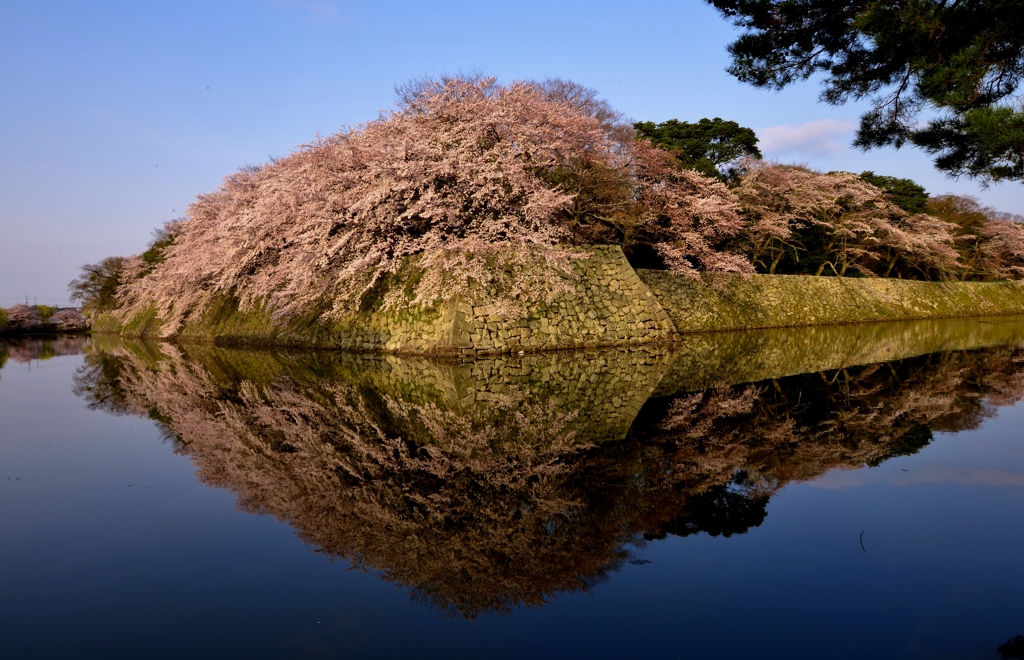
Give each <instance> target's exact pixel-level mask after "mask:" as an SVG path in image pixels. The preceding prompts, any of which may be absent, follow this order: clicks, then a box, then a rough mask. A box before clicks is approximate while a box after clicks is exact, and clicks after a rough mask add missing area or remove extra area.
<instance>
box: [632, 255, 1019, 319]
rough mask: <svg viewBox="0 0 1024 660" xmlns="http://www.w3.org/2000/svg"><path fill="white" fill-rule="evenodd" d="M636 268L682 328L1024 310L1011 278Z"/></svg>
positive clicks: (923, 317)
mask: <svg viewBox="0 0 1024 660" xmlns="http://www.w3.org/2000/svg"><path fill="white" fill-rule="evenodd" d="M637 273H638V274H639V276H640V279H641V280H642V281H643V282H644V283H645V284H647V286H648V287H650V289H651V291H653V292H654V294H655V296H657V298H658V301H659V302H660V303H661V305H662V306H663V307H664V308H665V310H666V311H667V312H668V314H669V316H670V317H671V318H672V321H673V322H674V323H675V325H676V328H677V329H678V330H679V332H683V333H687V332H708V331H720V330H745V329H751V328H781V327H796V326H810V325H827V324H833V323H864V322H869V321H902V320H911V319H930V318H953V317H966V316H997V315H1003V314H1024V286H1022V285H1020V284H1018V283H1015V282H917V281H910V280H896V279H882V278H849V277H843V278H840V277H812V276H807V275H750V276H746V277H744V276H740V275H716V276H705V277H704V278H703V279H701V280H695V279H691V278H687V277H684V276H682V275H677V274H674V273H670V272H668V271H655V270H639V271H637Z"/></svg>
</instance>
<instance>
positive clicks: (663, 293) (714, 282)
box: [94, 246, 1024, 357]
mask: <svg viewBox="0 0 1024 660" xmlns="http://www.w3.org/2000/svg"><path fill="white" fill-rule="evenodd" d="M578 252H579V253H580V254H579V256H580V258H578V259H572V260H570V263H571V267H572V273H571V274H570V275H569V276H562V278H563V279H562V281H563V282H564V283H565V284H567V285H568V288H569V291H563V292H560V293H556V294H553V295H552V294H551V292H550V291H529V292H527V293H526V294H522V295H523V296H524V297H525V299H522V298H521V299H518V300H517V301H516V302H517V303H519V304H521V308H522V309H523V310H525V311H524V312H523V313H522V314H521V315H518V316H516V317H515V318H510V317H508V316H506V315H504V314H502V313H501V312H500V309H498V308H497V307H496V306H495V305H494V304H493V301H494V295H493V292H491V293H490V294H489V293H488V292H487V291H477V292H472V291H471V292H470V293H468V294H465V295H464V296H458V297H456V298H454V299H452V300H448V301H445V302H443V303H442V304H440V305H438V306H436V307H432V308H422V307H410V308H408V309H401V310H398V311H395V310H387V311H386V310H383V309H381V308H370V309H368V310H366V311H363V312H359V313H358V314H355V315H353V316H352V317H350V318H348V319H346V320H345V321H343V322H340V323H336V324H334V325H330V326H327V325H322V324H320V323H318V322H315V321H312V320H308V319H307V320H301V319H300V320H294V321H291V322H289V323H287V324H285V325H281V324H280V323H277V322H275V321H274V320H273V319H271V318H270V316H269V315H268V314H266V312H264V311H263V310H260V309H253V310H248V311H245V312H243V311H240V310H239V309H238V305H237V304H236V303H235V302H234V301H232V300H229V299H228V300H224V301H222V302H221V303H220V304H217V305H214V306H211V308H210V309H209V310H207V312H206V313H205V314H204V315H203V316H202V317H200V318H198V319H193V320H190V321H189V322H187V323H186V325H185V326H184V328H182V330H181V331H180V332H179V333H177V334H176V335H175V338H177V339H182V340H190V341H201V342H213V343H218V344H229V345H249V346H258V345H276V346H298V347H316V348H340V349H345V350H350V351H356V352H369V353H397V354H405V355H447V356H456V357H459V356H467V357H474V356H481V355H497V354H502V353H518V352H520V351H521V352H526V353H529V352H536V351H545V350H552V349H570V348H596V347H615V346H631V345H637V344H650V343H657V342H671V341H678V340H680V339H681V337H682V335H683V334H688V333H698V332H709V331H725V330H747V329H754V328H777V327H799V326H815V325H829V324H846V323H864V322H877V321H899V320H914V319H934V318H953V317H977V316H995V315H1007V314H1024V286H1022V285H1020V284H1017V283H1014V282H993V283H979V282H916V281H908V280H893V279H877V278H871V279H868V278H838V277H810V276H799V275H751V276H746V277H744V276H739V275H728V276H726V275H715V276H710V275H706V276H704V277H703V278H701V279H691V278H687V277H684V276H681V275H677V274H674V273H670V272H667V271H653V270H633V268H632V267H631V266H630V265H629V263H628V262H627V261H626V258H625V256H624V255H623V253H622V250H621V249H620V248H619V247H618V246H589V247H584V248H578ZM538 267H540V266H538ZM535 275H536V273H535ZM539 275H540V276H539V277H536V278H534V279H535V280H536V281H547V277H546V275H547V273H539ZM397 285H399V286H401V283H398V284H397ZM161 327H162V324H161V323H160V319H158V318H156V316H155V314H153V313H149V314H140V315H138V317H136V318H134V319H130V320H129V321H128V323H125V324H120V323H119V322H117V321H116V320H115V319H113V318H112V317H105V318H100V319H97V322H96V324H95V326H94V330H95V331H97V332H116V333H120V334H122V335H124V336H134V337H154V336H159V332H160V328H161Z"/></svg>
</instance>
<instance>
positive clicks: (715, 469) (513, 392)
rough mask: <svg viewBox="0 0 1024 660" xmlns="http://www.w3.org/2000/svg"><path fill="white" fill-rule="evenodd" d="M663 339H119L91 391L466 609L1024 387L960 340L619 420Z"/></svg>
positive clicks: (757, 517) (759, 500) (645, 381)
mask: <svg viewBox="0 0 1024 660" xmlns="http://www.w3.org/2000/svg"><path fill="white" fill-rule="evenodd" d="M847 329H849V328H847ZM751 334H760V333H751ZM779 334H780V336H783V337H784V336H786V333H779ZM937 334H941V333H937ZM714 336H719V337H722V336H725V335H714ZM880 336H881V335H880ZM893 336H894V337H902V338H914V337H925V338H927V337H930V336H932V334H930V333H928V332H904V333H902V334H899V333H897V334H895V335H893ZM834 343H835V344H836V345H837V346H838V345H840V344H842V343H843V342H841V341H839V340H838V339H837V340H835V341H834ZM855 343H856V342H854V341H852V340H851V341H850V342H848V343H847V345H850V344H855ZM784 344H785V342H783V341H780V342H775V343H773V342H770V341H761V342H760V343H758V342H754V343H752V344H743V343H742V342H736V343H733V344H731V347H732V348H731V349H730V351H731V352H729V355H731V357H725V356H726V353H725V352H723V353H722V354H721V356H722V358H721V359H719V360H718V362H717V363H718V364H719V365H722V366H725V367H728V369H726V370H725V371H723V372H720V373H718V374H716V373H715V372H714V371H713V370H711V369H710V368H708V369H706V370H705V371H703V372H701V373H703V374H704V375H703V377H704V378H706V379H708V380H710V381H712V382H722V381H723V380H726V379H730V378H734V377H737V374H741V375H743V377H746V376H749V375H750V374H749V373H746V374H743V372H742V371H740V370H738V369H737V368H735V365H737V364H739V363H741V362H742V361H744V360H747V361H755V362H759V363H761V364H762V365H770V364H772V363H773V360H775V359H776V358H770V357H767V355H768V353H766V354H764V355H761V356H758V355H756V354H752V353H751V352H750V350H748V349H751V348H753V349H756V348H757V347H758V346H761V347H764V348H772V351H775V348H777V347H779V346H782V345H784ZM773 347H775V348H773ZM905 350H911V348H909V347H905ZM659 353H660V354H662V355H666V353H665V351H664V349H662V348H661V347H658V348H656V349H652V350H651V351H642V350H637V349H633V350H622V349H620V350H607V351H576V352H571V353H570V352H565V353H552V354H535V355H526V356H515V355H506V356H497V357H489V358H479V359H476V360H474V361H471V362H467V363H452V362H441V361H437V360H433V359H429V358H400V357H396V356H375V355H354V354H351V353H345V352H339V351H320V352H312V351H310V352H301V351H256V350H237V349H225V348H219V347H215V346H209V345H197V344H190V345H185V346H180V347H179V346H175V345H173V344H169V343H163V344H143V343H130V342H120V341H119V340H117V338H113V337H105V338H102V341H96V342H94V344H93V347H92V350H91V351H90V353H89V354H88V355H87V356H86V358H85V360H84V363H83V365H82V367H81V368H80V369H79V371H78V373H77V374H76V375H75V392H76V393H78V394H79V395H80V396H82V397H84V398H85V400H86V401H87V403H88V405H89V407H91V408H97V409H104V410H110V411H111V412H115V413H124V412H130V413H133V414H137V415H140V416H144V417H148V418H149V419H152V420H155V421H156V422H157V423H158V424H159V425H160V426H161V428H162V429H163V430H164V432H165V437H166V438H167V440H168V441H170V442H171V443H173V446H174V448H175V451H176V452H178V453H180V454H183V455H186V456H188V457H189V458H190V459H191V460H192V461H193V462H194V464H195V465H196V467H197V469H198V477H199V478H200V479H201V480H202V481H203V482H204V483H207V484H209V485H211V486H215V487H218V488H226V489H230V490H231V491H232V492H234V493H235V494H236V496H237V502H238V506H239V509H241V510H242V511H247V512H252V513H259V514H268V515H273V516H275V517H276V518H278V519H279V520H283V521H286V522H287V523H288V524H290V525H292V526H293V528H294V529H295V531H296V533H297V535H298V536H299V537H300V538H301V539H302V540H303V541H305V542H307V543H309V544H311V545H312V546H313V547H315V548H316V549H317V551H318V552H321V553H323V554H324V555H326V556H328V557H340V558H344V559H346V560H348V561H351V562H352V563H353V565H355V566H361V567H367V568H373V569H376V570H379V571H381V574H382V576H383V577H384V578H385V579H387V580H390V581H393V582H395V583H397V584H402V585H409V586H410V587H411V588H412V592H413V595H414V597H417V598H420V599H422V600H424V601H426V602H427V603H430V604H433V605H435V606H437V607H439V608H441V609H442V610H443V611H445V612H447V613H450V614H462V615H464V616H475V615H478V614H480V613H483V612H509V611H511V610H512V609H513V608H515V607H518V606H521V605H530V606H539V605H543V604H544V603H545V602H548V601H549V600H550V599H551V598H552V597H554V596H557V595H558V594H560V593H565V592H569V591H577V590H583V589H589V588H592V587H593V585H594V584H596V583H597V582H599V581H600V580H602V579H604V578H605V577H606V576H607V575H608V574H609V573H610V572H611V571H614V570H615V569H616V568H617V567H618V566H619V565H621V563H622V562H623V561H624V560H625V559H626V558H628V557H629V552H630V547H631V546H633V545H635V544H640V543H643V542H644V539H653V538H659V537H663V536H665V535H666V534H679V535H689V534H696V533H699V532H707V533H710V534H716V535H717V534H724V535H726V536H728V535H730V534H738V533H743V532H744V531H746V530H747V529H749V528H750V527H752V526H756V525H759V524H761V523H762V522H764V521H765V515H766V512H767V510H766V508H765V506H766V504H767V501H768V498H769V497H770V496H771V495H772V493H774V492H776V491H777V490H778V489H779V488H781V487H782V486H784V485H785V484H786V483H789V482H791V481H793V480H801V479H810V478H814V477H815V476H817V475H820V474H822V473H823V472H824V471H827V470H829V469H834V468H852V467H859V466H862V465H865V464H867V465H876V464H878V463H880V462H882V461H884V460H886V459H887V458H889V457H892V456H896V455H905V454H910V453H913V452H915V451H917V450H918V449H920V448H921V447H922V446H925V445H926V444H927V443H928V442H929V441H930V440H931V437H932V436H931V433H932V430H933V429H934V430H946V431H955V430H958V429H962V428H972V427H974V426H976V425H977V424H978V423H980V422H981V421H982V420H984V419H985V418H986V417H988V416H990V415H991V414H992V410H993V406H996V405H1010V404H1013V403H1015V402H1017V401H1019V400H1020V399H1021V398H1022V396H1024V370H1022V369H1021V364H1022V363H1021V362H1020V359H1021V351H1019V350H1012V349H1000V350H991V351H976V352H971V351H965V352H952V353H944V354H940V355H929V356H922V357H918V358H914V359H909V360H902V361H899V362H893V363H887V364H882V365H872V366H867V367H858V368H853V369H849V370H848V371H846V372H844V373H843V374H841V376H840V375H839V374H833V375H832V377H825V378H823V377H821V375H820V374H817V373H814V374H808V375H802V376H793V377H789V378H781V379H779V380H777V381H775V382H763V383H760V384H744V385H737V386H733V387H715V388H712V389H709V390H704V391H698V392H689V393H684V394H672V393H666V394H667V395H666V396H663V397H661V398H652V399H650V400H648V401H647V403H646V404H645V405H644V407H643V409H642V410H641V411H640V413H639V414H638V415H636V419H632V420H631V422H627V421H624V420H625V419H626V418H627V417H629V418H632V411H631V408H632V407H633V406H635V405H636V403H637V402H638V401H643V399H645V398H646V397H647V392H649V391H650V389H651V388H653V387H654V383H656V382H657V379H658V377H659V376H660V374H661V373H662V369H663V368H664V366H665V364H666V363H665V361H664V359H663V358H660V357H659ZM869 353H870V349H865V350H864V351H862V354H864V355H866V354H869ZM770 354H771V355H776V354H778V355H784V354H785V351H784V350H782V351H776V352H770ZM689 364H691V365H693V366H694V368H695V369H701V368H704V367H703V366H702V365H701V363H700V360H699V359H694V360H691V361H690V362H689ZM631 365H632V369H631V370H630V366H631ZM776 366H778V367H779V368H781V369H785V370H788V369H790V368H796V367H787V366H786V365H785V364H783V363H782V362H781V361H778V362H776ZM631 371H632V373H631ZM694 373H697V372H694ZM481 394H483V395H484V396H479V395H481ZM616 398H619V399H621V402H620V403H618V404H617V403H616V401H615V399H616ZM622 409H625V410H626V412H625V413H623V412H621V411H622ZM625 426H629V427H630V428H629V430H628V433H626V434H625V436H624V437H621V436H620V435H619V433H620V430H621V429H623V428H624V427H625ZM602 429H604V431H602ZM602 433H603V434H604V435H603V437H602ZM600 439H609V440H613V441H612V442H593V441H595V440H600ZM581 440H582V441H583V442H581ZM588 440H589V441H588ZM768 521H769V524H770V518H769V519H768Z"/></svg>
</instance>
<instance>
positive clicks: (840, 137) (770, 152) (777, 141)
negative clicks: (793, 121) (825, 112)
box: [757, 119, 857, 159]
mask: <svg viewBox="0 0 1024 660" xmlns="http://www.w3.org/2000/svg"><path fill="white" fill-rule="evenodd" d="M856 128H857V122H854V121H843V120H839V119H818V120H815V121H809V122H807V123H804V124H800V125H799V126H772V127H771V128H762V129H759V130H758V131H757V135H758V137H759V138H760V144H759V146H760V148H761V152H762V153H763V154H764V156H765V158H768V159H776V158H783V157H786V158H792V157H794V156H795V157H798V158H799V157H814V156H817V157H821V156H825V157H833V156H835V155H837V154H838V153H839V152H841V151H843V150H844V149H846V148H847V147H848V146H849V144H850V141H851V139H852V137H853V132H854V130H856Z"/></svg>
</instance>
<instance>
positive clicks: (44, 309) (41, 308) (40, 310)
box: [36, 305, 57, 323]
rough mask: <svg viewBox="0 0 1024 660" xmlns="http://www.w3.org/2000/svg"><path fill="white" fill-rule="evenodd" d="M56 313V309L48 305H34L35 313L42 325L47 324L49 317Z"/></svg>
mask: <svg viewBox="0 0 1024 660" xmlns="http://www.w3.org/2000/svg"><path fill="white" fill-rule="evenodd" d="M56 311H57V310H56V309H54V308H53V307H50V306H49V305H36V313H37V314H39V318H41V319H42V320H43V323H49V322H50V317H52V316H53V313H54V312H56Z"/></svg>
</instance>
